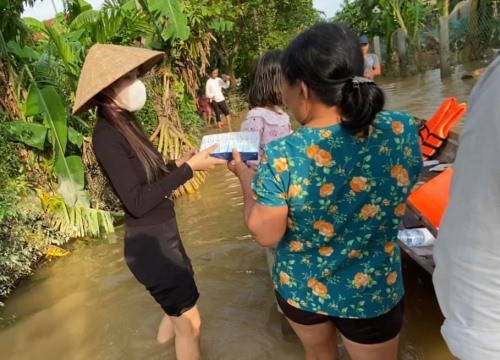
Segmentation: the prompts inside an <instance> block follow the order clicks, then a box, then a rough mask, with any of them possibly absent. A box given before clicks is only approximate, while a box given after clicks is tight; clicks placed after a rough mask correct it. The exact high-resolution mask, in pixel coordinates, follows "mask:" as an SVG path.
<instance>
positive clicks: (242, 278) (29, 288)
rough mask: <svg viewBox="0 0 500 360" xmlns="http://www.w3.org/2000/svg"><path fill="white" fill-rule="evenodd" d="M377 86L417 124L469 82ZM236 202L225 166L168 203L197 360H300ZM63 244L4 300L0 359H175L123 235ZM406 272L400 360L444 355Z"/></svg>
mask: <svg viewBox="0 0 500 360" xmlns="http://www.w3.org/2000/svg"><path fill="white" fill-rule="evenodd" d="M380 83H381V84H382V86H383V88H384V90H385V91H386V93H387V98H388V104H387V108H390V109H398V110H407V111H409V112H410V113H412V114H413V115H416V116H420V117H427V116H429V115H431V114H432V113H433V112H434V111H435V109H436V108H437V107H438V106H439V104H440V103H441V101H442V100H443V99H444V98H445V97H448V96H455V97H457V98H458V100H459V101H466V100H467V98H468V95H469V93H470V90H471V88H472V86H473V82H470V81H468V82H464V81H462V80H461V79H460V75H459V74H458V75H455V76H454V77H453V78H452V79H450V80H448V81H446V82H444V83H442V82H441V80H440V79H439V72H429V73H426V74H422V75H419V76H417V77H412V78H409V79H405V80H403V81H400V80H398V81H397V82H392V81H390V80H383V81H380ZM235 125H237V124H235ZM235 128H236V126H235ZM242 205H243V199H242V196H241V191H240V188H239V185H238V183H237V180H236V179H235V177H234V176H233V175H232V174H230V173H229V172H228V171H227V170H226V169H225V168H219V169H217V170H216V171H214V172H212V173H211V174H210V175H209V177H208V179H207V181H206V182H205V183H204V184H203V186H202V188H201V189H200V191H199V192H197V193H196V194H194V195H191V196H189V197H186V198H183V199H180V200H178V201H177V204H176V208H177V215H178V216H177V219H178V222H179V226H180V230H181V236H182V239H183V241H184V244H185V247H186V250H187V252H188V254H189V255H190V257H191V259H192V262H193V265H194V268H195V272H196V277H197V283H198V286H199V290H200V293H201V298H200V301H199V307H200V311H201V314H202V323H203V325H202V326H203V329H202V348H203V350H202V351H203V358H204V359H208V360H247V359H248V360H265V359H279V360H281V359H287V360H288V359H290V360H294V359H303V352H302V348H301V346H300V344H299V342H298V340H297V339H296V338H295V337H294V336H293V335H292V334H290V332H289V329H288V328H287V327H286V326H283V321H282V317H281V316H280V314H279V313H278V312H277V310H276V307H275V304H274V301H273V295H272V286H271V281H270V277H269V273H268V269H267V263H266V258H265V253H264V250H263V249H262V248H260V247H259V246H258V245H256V243H255V242H254V241H253V240H252V238H251V236H250V235H249V234H248V231H247V230H246V229H245V227H244V226H243V223H242ZM71 246H72V247H73V250H72V254H71V255H70V256H69V257H67V258H62V259H58V260H55V261H52V262H50V263H47V264H44V265H43V266H42V267H41V268H40V269H39V270H38V271H37V273H36V274H35V275H33V276H32V277H30V278H29V279H27V280H25V281H24V282H23V283H22V285H21V286H20V287H19V288H17V289H16V290H15V291H14V292H13V294H12V295H11V296H10V298H9V299H8V300H7V301H6V304H5V308H4V309H2V310H1V313H0V317H2V318H3V321H2V326H1V328H0V357H1V358H2V359H3V360H7V359H9V360H10V359H19V360H31V359H38V360H45V359H47V360H53V359H96V360H98V359H103V360H104V359H134V360H135V359H174V358H175V356H174V351H173V346H172V345H167V346H160V345H157V344H156V343H155V340H154V339H155V335H156V329H157V326H158V324H159V321H160V320H161V317H162V313H161V309H160V307H159V306H158V305H157V304H156V303H155V302H154V300H152V298H151V297H150V296H149V294H148V293H147V292H146V291H145V290H144V288H143V287H142V286H141V285H140V284H139V283H138V282H137V281H136V280H135V279H134V278H133V277H132V275H131V274H130V272H129V270H128V269H127V268H126V265H125V263H124V259H123V229H118V231H117V233H116V234H115V235H114V236H113V237H111V238H109V239H106V240H103V241H92V242H87V241H77V242H74V243H73V244H72V245H71ZM404 275H405V286H406V319H405V325H404V330H403V333H402V341H401V356H400V358H401V359H405V360H406V359H408V360H409V359H428V360H448V359H453V357H452V356H451V355H450V353H449V352H448V350H447V348H446V345H445V344H444V342H443V340H442V338H441V336H440V333H439V328H440V325H441V323H442V320H443V319H442V316H441V313H440V311H439V307H438V304H437V302H436V299H435V296H434V292H433V288H432V283H431V278H430V276H429V275H428V274H427V273H426V272H424V271H423V270H421V269H420V268H419V267H418V266H417V265H416V264H415V263H413V262H412V261H411V260H409V259H406V261H405V274H404ZM343 358H344V359H346V357H345V356H344V357H343Z"/></svg>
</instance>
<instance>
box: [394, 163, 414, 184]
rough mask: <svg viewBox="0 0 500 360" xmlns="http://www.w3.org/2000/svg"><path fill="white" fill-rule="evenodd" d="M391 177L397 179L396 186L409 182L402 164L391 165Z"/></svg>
mask: <svg viewBox="0 0 500 360" xmlns="http://www.w3.org/2000/svg"><path fill="white" fill-rule="evenodd" d="M391 177H392V178H394V179H396V180H397V182H398V186H408V185H409V184H410V179H409V177H408V171H407V170H406V169H405V168H404V167H403V166H402V165H395V166H393V167H392V169H391Z"/></svg>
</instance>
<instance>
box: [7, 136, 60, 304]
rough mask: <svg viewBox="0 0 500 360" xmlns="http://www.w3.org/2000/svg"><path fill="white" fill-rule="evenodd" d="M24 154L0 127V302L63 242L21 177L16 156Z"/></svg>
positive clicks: (22, 161) (22, 162)
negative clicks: (50, 246)
mask: <svg viewBox="0 0 500 360" xmlns="http://www.w3.org/2000/svg"><path fill="white" fill-rule="evenodd" d="M24 152H25V150H24V149H22V148H18V147H17V146H15V145H14V144H13V143H11V142H9V141H8V139H7V136H6V135H5V133H4V131H3V127H0V159H2V162H0V299H2V298H5V297H6V296H7V295H8V294H9V293H10V292H11V291H12V289H13V288H14V286H15V285H16V284H17V283H18V282H19V281H20V280H21V279H22V278H24V277H26V276H28V275H30V274H31V273H32V271H33V268H34V267H35V265H36V264H37V263H38V262H39V260H40V259H41V257H42V255H43V254H42V250H43V249H44V247H45V246H46V245H48V244H50V243H51V242H52V240H53V239H59V241H63V242H65V241H66V238H65V237H64V236H62V235H61V234H59V233H57V232H55V231H53V230H51V229H49V228H48V227H47V226H46V225H45V222H44V216H45V214H44V212H43V210H42V208H41V203H40V200H39V199H38V197H37V196H36V195H35V194H33V193H31V194H30V190H29V188H28V186H27V184H26V182H25V180H24V177H23V176H22V175H21V174H20V172H21V171H22V169H23V167H22V166H21V165H23V164H24V160H23V159H22V158H21V156H20V155H19V154H20V153H24ZM1 304H2V303H1V302H0V305H1Z"/></svg>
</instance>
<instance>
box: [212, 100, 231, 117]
mask: <svg viewBox="0 0 500 360" xmlns="http://www.w3.org/2000/svg"><path fill="white" fill-rule="evenodd" d="M210 105H211V106H212V109H214V113H215V120H216V121H217V122H219V121H220V115H221V114H224V115H225V116H228V115H229V108H228V106H227V104H226V100H222V101H219V102H216V101H212V102H211V103H210Z"/></svg>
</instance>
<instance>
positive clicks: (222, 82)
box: [219, 75, 231, 89]
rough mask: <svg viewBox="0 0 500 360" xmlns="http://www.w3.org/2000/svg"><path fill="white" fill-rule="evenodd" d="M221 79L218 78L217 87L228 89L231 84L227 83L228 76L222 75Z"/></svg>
mask: <svg viewBox="0 0 500 360" xmlns="http://www.w3.org/2000/svg"><path fill="white" fill-rule="evenodd" d="M222 77H223V79H221V78H219V85H220V87H221V88H223V89H228V88H229V86H230V85H231V82H230V81H229V76H227V75H222Z"/></svg>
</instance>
